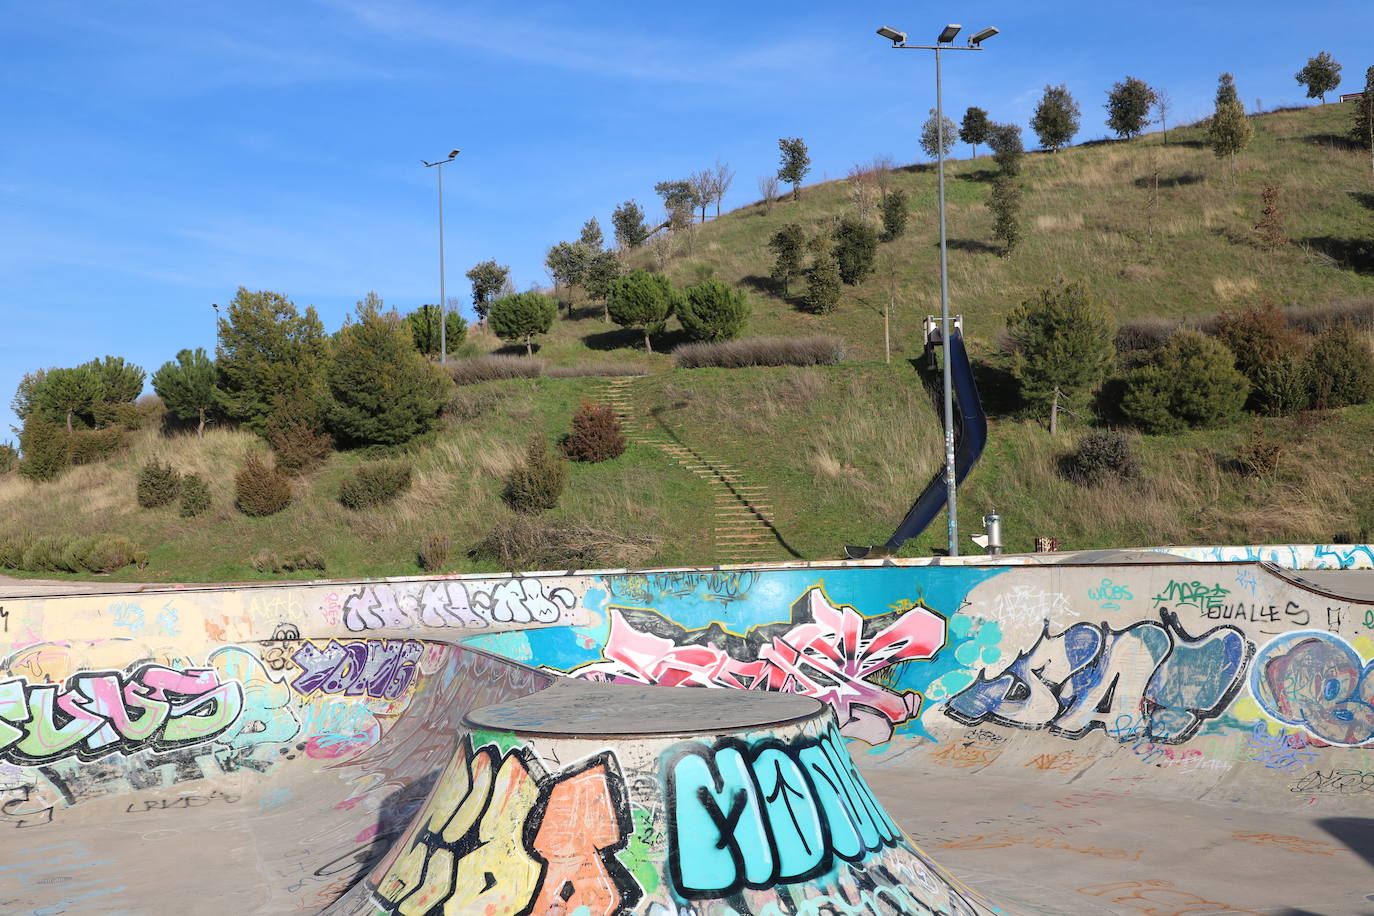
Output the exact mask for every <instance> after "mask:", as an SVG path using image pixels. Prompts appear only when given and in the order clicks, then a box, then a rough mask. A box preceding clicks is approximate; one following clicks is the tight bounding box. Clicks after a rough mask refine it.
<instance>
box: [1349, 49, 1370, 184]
mask: <svg viewBox="0 0 1374 916" xmlns="http://www.w3.org/2000/svg"><path fill="white" fill-rule="evenodd" d="M1350 138H1351V139H1352V140H1354V141H1355V142H1356V143H1357V144H1359V145H1360V146H1362V147H1364V148H1365V149H1367V150H1369V167H1370V169H1371V170H1374V67H1370V68H1369V69H1368V70H1366V71H1365V74H1364V91H1363V92H1362V93H1360V97H1359V98H1358V99H1356V100H1355V123H1354V124H1353V125H1351V127H1350Z"/></svg>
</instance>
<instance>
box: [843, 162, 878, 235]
mask: <svg viewBox="0 0 1374 916" xmlns="http://www.w3.org/2000/svg"><path fill="white" fill-rule="evenodd" d="M881 197H882V193H881V190H880V189H879V187H878V172H877V170H876V169H874V168H873V167H872V166H871V165H855V166H853V167H851V168H850V170H849V201H850V203H852V204H853V205H854V209H855V210H857V211H858V214H859V219H861V220H864V221H865V222H867V221H868V220H869V219H870V218H872V216H873V213H874V212H875V211H876V210H877V207H878V200H879V199H880V198H881Z"/></svg>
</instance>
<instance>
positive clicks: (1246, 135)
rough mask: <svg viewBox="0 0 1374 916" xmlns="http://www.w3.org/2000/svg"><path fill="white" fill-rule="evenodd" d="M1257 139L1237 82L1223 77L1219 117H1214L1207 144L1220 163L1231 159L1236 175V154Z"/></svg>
mask: <svg viewBox="0 0 1374 916" xmlns="http://www.w3.org/2000/svg"><path fill="white" fill-rule="evenodd" d="M1254 135H1255V129H1254V128H1253V127H1252V126H1251V125H1250V120H1249V119H1248V118H1247V117H1246V116H1245V107H1244V106H1243V105H1241V103H1240V95H1239V94H1238V93H1237V92H1236V83H1235V79H1234V78H1233V77H1232V76H1231V74H1229V73H1223V74H1222V75H1221V77H1220V78H1219V79H1218V80H1217V101H1216V113H1215V114H1213V115H1212V123H1211V125H1210V126H1209V127H1208V128H1207V142H1208V143H1210V144H1211V145H1212V152H1213V153H1215V154H1216V157H1217V158H1218V159H1220V158H1222V157H1223V156H1230V157H1231V171H1232V172H1233V173H1234V172H1235V168H1236V153H1238V152H1240V151H1241V150H1243V149H1245V147H1246V146H1248V145H1249V144H1250V139H1251V138H1252V137H1253V136H1254Z"/></svg>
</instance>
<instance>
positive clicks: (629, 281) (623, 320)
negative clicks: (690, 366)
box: [606, 270, 674, 353]
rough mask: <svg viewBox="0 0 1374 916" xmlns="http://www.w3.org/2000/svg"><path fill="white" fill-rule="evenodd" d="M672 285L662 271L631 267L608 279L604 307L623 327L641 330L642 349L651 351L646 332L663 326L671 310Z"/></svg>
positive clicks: (656, 330)
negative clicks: (613, 278) (616, 278)
mask: <svg viewBox="0 0 1374 916" xmlns="http://www.w3.org/2000/svg"><path fill="white" fill-rule="evenodd" d="M673 299H674V295H673V285H672V284H671V283H670V282H668V278H667V277H665V276H663V274H655V273H649V272H648V271H647V270H633V271H630V272H629V273H628V274H626V275H625V276H623V277H621V278H620V279H618V280H615V281H614V282H612V283H611V290H610V296H609V297H608V298H607V300H606V310H607V312H609V313H610V316H611V320H612V321H614V322H615V323H616V324H618V325H620V326H621V327H622V328H640V329H642V330H643V331H644V350H645V352H647V353H652V352H654V347H653V344H652V343H651V342H650V341H649V334H650V333H655V332H658V331H660V330H661V329H662V327H663V323H664V322H665V321H667V320H668V317H669V316H670V315H672V314H673Z"/></svg>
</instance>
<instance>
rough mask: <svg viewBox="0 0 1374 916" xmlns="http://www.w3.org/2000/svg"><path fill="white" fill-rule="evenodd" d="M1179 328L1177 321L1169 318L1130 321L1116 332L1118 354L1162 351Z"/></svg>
mask: <svg viewBox="0 0 1374 916" xmlns="http://www.w3.org/2000/svg"><path fill="white" fill-rule="evenodd" d="M1179 327H1180V325H1179V323H1178V322H1177V321H1173V320H1171V319H1169V318H1137V319H1135V320H1134V321H1128V322H1126V323H1125V324H1123V325H1121V327H1119V328H1118V329H1117V331H1116V352H1118V353H1130V352H1131V351H1133V350H1149V351H1155V350H1162V349H1164V345H1165V344H1167V343H1168V342H1169V339H1170V338H1172V337H1173V336H1174V334H1175V333H1177V331H1178V329H1179Z"/></svg>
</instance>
